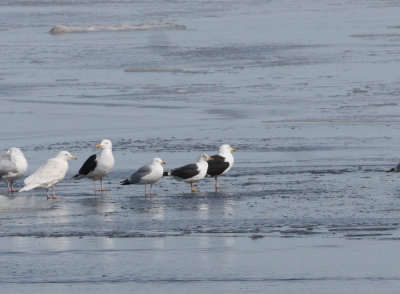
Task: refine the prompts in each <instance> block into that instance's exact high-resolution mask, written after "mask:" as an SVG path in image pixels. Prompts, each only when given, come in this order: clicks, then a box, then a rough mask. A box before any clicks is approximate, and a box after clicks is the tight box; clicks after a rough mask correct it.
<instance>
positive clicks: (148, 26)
mask: <svg viewBox="0 0 400 294" xmlns="http://www.w3.org/2000/svg"><path fill="white" fill-rule="evenodd" d="M185 28H186V26H184V25H180V24H176V23H171V22H167V23H163V24H153V23H143V24H138V25H127V24H118V25H115V26H100V25H91V26H88V27H79V26H66V25H61V24H58V25H55V26H54V27H53V28H52V29H51V30H50V32H49V33H50V34H53V35H58V34H68V33H86V32H100V31H103V32H104V31H139V30H165V29H176V30H184V29H185Z"/></svg>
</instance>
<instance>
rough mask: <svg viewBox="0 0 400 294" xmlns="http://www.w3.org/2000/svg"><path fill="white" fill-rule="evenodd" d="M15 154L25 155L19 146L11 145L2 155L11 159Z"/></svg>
mask: <svg viewBox="0 0 400 294" xmlns="http://www.w3.org/2000/svg"><path fill="white" fill-rule="evenodd" d="M15 156H24V154H23V153H22V151H21V149H19V148H17V147H11V148H10V149H8V151H7V153H5V154H3V155H2V157H9V158H10V159H11V160H12V159H13V157H15Z"/></svg>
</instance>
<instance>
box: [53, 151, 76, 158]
mask: <svg viewBox="0 0 400 294" xmlns="http://www.w3.org/2000/svg"><path fill="white" fill-rule="evenodd" d="M57 158H61V159H64V160H70V159H78V158H77V157H76V156H73V155H72V154H71V153H69V152H68V151H60V153H58V155H57Z"/></svg>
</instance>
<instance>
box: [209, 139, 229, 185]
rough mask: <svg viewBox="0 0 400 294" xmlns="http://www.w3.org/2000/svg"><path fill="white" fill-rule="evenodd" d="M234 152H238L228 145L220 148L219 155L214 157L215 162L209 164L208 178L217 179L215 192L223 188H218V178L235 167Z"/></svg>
mask: <svg viewBox="0 0 400 294" xmlns="http://www.w3.org/2000/svg"><path fill="white" fill-rule="evenodd" d="M232 151H236V149H235V148H232V147H231V146H229V145H228V144H223V145H221V146H220V147H219V151H218V154H216V155H213V156H212V158H214V160H212V161H209V162H208V170H207V176H208V177H214V178H215V191H218V189H221V188H222V187H220V186H218V177H220V176H223V175H225V174H226V173H227V172H228V171H230V170H231V168H232V166H233V162H234V158H233V155H232Z"/></svg>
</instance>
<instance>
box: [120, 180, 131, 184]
mask: <svg viewBox="0 0 400 294" xmlns="http://www.w3.org/2000/svg"><path fill="white" fill-rule="evenodd" d="M120 184H121V185H130V184H132V183H131V181H129V179H126V180H124V181H122V182H120Z"/></svg>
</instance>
